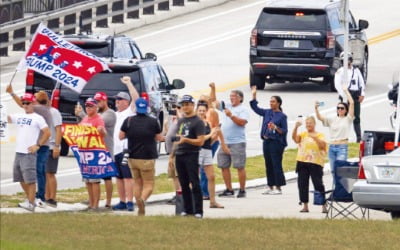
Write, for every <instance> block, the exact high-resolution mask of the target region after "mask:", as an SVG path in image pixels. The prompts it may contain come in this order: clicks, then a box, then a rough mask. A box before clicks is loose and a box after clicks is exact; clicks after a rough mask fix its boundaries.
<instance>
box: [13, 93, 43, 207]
mask: <svg viewBox="0 0 400 250" xmlns="http://www.w3.org/2000/svg"><path fill="white" fill-rule="evenodd" d="M20 100H21V104H22V107H23V109H24V110H25V114H14V115H9V116H8V117H7V118H8V122H9V123H15V124H17V141H16V145H17V147H16V155H15V160H14V170H13V175H14V182H20V184H21V187H22V189H23V190H24V192H25V194H26V197H27V199H28V200H27V201H26V202H22V203H20V204H18V205H19V206H20V207H22V208H25V209H27V210H29V211H32V212H34V211H35V206H36V204H35V192H36V158H37V154H36V153H37V151H38V150H39V149H40V147H41V146H42V145H43V144H45V143H46V142H47V140H48V139H49V137H50V130H49V128H48V126H47V124H46V122H45V120H44V119H43V117H42V116H40V115H38V114H36V113H34V112H33V105H32V103H33V102H34V100H35V97H34V96H33V95H32V94H30V93H26V94H24V96H22V98H21V99H20ZM39 134H40V136H39Z"/></svg>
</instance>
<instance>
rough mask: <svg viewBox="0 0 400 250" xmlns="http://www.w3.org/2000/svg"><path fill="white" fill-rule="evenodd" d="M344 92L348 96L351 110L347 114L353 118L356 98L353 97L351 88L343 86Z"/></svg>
mask: <svg viewBox="0 0 400 250" xmlns="http://www.w3.org/2000/svg"><path fill="white" fill-rule="evenodd" d="M343 92H344V93H345V94H346V96H347V100H348V101H349V112H348V113H347V115H348V116H349V117H351V118H354V100H353V97H352V96H351V94H350V92H349V90H348V89H347V88H343Z"/></svg>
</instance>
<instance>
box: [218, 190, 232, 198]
mask: <svg viewBox="0 0 400 250" xmlns="http://www.w3.org/2000/svg"><path fill="white" fill-rule="evenodd" d="M234 195H235V191H233V190H229V189H225V190H224V192H222V193H221V194H219V195H218V196H219V197H230V196H234Z"/></svg>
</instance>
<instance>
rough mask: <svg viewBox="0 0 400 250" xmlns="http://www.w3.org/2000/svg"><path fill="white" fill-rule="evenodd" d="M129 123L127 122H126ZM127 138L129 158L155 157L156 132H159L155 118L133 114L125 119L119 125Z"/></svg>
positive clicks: (156, 154)
mask: <svg viewBox="0 0 400 250" xmlns="http://www.w3.org/2000/svg"><path fill="white" fill-rule="evenodd" d="M128 123H129V124H128ZM121 131H123V132H125V134H126V138H128V149H129V158H134V159H156V158H157V157H158V153H157V143H156V140H155V136H156V134H159V133H161V127H160V124H159V123H158V121H157V119H155V118H153V117H150V116H147V115H141V114H138V115H135V116H131V117H128V118H126V119H125V121H124V123H123V124H122V126H121Z"/></svg>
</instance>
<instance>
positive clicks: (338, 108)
mask: <svg viewBox="0 0 400 250" xmlns="http://www.w3.org/2000/svg"><path fill="white" fill-rule="evenodd" d="M336 109H337V110H345V109H346V108H345V107H336Z"/></svg>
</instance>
